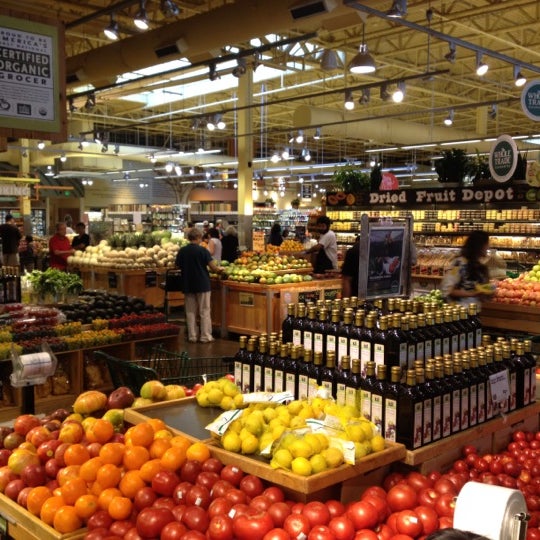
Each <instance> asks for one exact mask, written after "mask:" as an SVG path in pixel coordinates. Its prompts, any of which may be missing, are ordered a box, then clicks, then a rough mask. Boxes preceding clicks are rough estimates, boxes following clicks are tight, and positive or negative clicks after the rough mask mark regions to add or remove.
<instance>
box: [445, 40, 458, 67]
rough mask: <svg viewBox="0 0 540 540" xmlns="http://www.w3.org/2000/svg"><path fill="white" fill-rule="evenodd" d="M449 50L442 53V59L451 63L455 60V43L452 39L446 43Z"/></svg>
mask: <svg viewBox="0 0 540 540" xmlns="http://www.w3.org/2000/svg"><path fill="white" fill-rule="evenodd" d="M448 48H449V51H448V52H447V53H446V54H445V55H444V59H445V60H447V61H448V62H450V63H451V64H453V63H454V62H455V61H456V44H455V43H454V42H453V41H450V42H449V43H448Z"/></svg>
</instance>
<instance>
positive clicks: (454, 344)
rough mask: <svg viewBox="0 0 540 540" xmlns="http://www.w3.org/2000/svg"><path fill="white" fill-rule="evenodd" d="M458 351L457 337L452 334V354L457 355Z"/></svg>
mask: <svg viewBox="0 0 540 540" xmlns="http://www.w3.org/2000/svg"><path fill="white" fill-rule="evenodd" d="M458 351H459V335H458V334H453V335H452V354H453V353H457V352H458Z"/></svg>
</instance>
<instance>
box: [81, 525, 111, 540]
mask: <svg viewBox="0 0 540 540" xmlns="http://www.w3.org/2000/svg"><path fill="white" fill-rule="evenodd" d="M110 535H111V531H109V529H105V528H103V527H100V528H99V529H92V530H91V531H90V532H89V533H87V534H85V535H84V540H103V539H104V538H106V537H107V536H110Z"/></svg>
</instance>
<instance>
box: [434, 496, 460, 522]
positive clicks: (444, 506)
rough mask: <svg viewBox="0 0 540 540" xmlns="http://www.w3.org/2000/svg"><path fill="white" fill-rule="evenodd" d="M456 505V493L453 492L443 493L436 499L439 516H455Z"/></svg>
mask: <svg viewBox="0 0 540 540" xmlns="http://www.w3.org/2000/svg"><path fill="white" fill-rule="evenodd" d="M455 507H456V501H455V494H453V493H441V495H440V496H439V498H438V499H437V500H436V501H435V511H436V512H437V514H438V515H439V516H444V517H449V518H451V517H453V516H454V509H455Z"/></svg>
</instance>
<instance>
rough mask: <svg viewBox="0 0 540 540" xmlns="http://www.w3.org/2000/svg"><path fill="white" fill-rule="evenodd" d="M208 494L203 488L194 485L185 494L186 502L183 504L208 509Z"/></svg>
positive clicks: (209, 499)
mask: <svg viewBox="0 0 540 540" xmlns="http://www.w3.org/2000/svg"><path fill="white" fill-rule="evenodd" d="M210 501H211V498H210V492H209V491H208V489H207V488H205V487H204V486H199V485H197V484H195V485H194V486H193V487H192V488H191V489H190V490H189V491H188V492H187V493H186V502H185V504H187V505H188V506H189V505H192V504H193V505H195V506H200V507H201V508H208V506H209V504H210Z"/></svg>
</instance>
